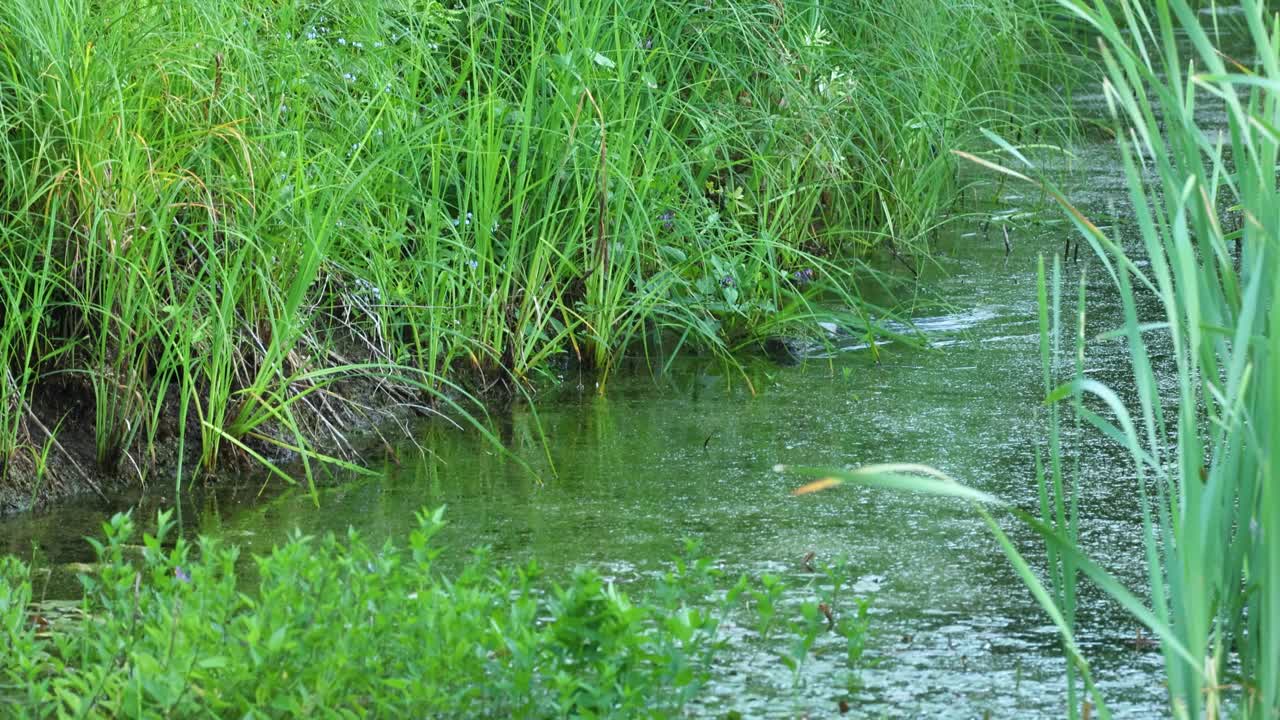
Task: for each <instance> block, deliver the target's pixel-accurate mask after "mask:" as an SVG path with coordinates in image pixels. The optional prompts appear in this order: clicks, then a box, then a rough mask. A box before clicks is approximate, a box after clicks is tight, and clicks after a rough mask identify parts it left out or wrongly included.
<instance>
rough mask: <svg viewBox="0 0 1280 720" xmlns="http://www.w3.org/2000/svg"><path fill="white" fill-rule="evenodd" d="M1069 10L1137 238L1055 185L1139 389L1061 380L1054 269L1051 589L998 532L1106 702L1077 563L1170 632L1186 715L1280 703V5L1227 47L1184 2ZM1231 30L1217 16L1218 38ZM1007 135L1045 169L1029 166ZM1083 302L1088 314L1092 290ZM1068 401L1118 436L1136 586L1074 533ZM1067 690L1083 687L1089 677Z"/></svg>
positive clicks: (1180, 711) (1047, 331)
mask: <svg viewBox="0 0 1280 720" xmlns="http://www.w3.org/2000/svg"><path fill="white" fill-rule="evenodd" d="M1064 6H1065V7H1067V8H1069V9H1070V10H1071V11H1072V12H1074V13H1076V14H1077V15H1078V17H1080V18H1081V19H1082V20H1084V21H1085V22H1087V23H1089V24H1090V25H1091V26H1092V27H1093V28H1094V30H1095V31H1096V32H1097V33H1098V34H1099V35H1100V37H1101V41H1102V42H1101V47H1102V55H1103V60H1104V62H1105V67H1106V75H1105V85H1104V87H1105V91H1106V97H1107V101H1108V103H1109V106H1110V108H1111V109H1112V112H1113V115H1114V120H1115V130H1116V137H1117V139H1118V144H1119V149H1120V155H1121V157H1122V160H1123V163H1124V168H1125V171H1126V173H1127V176H1128V187H1129V192H1130V195H1131V199H1132V203H1133V207H1134V211H1135V218H1134V221H1133V223H1132V225H1130V226H1129V227H1130V228H1132V229H1133V230H1134V231H1135V232H1136V236H1137V239H1138V242H1137V243H1126V242H1124V241H1123V240H1122V238H1121V237H1119V236H1118V235H1117V236H1115V237H1108V236H1107V235H1106V234H1105V233H1103V232H1102V231H1101V230H1099V229H1098V228H1097V227H1096V226H1095V225H1093V224H1092V223H1090V222H1089V221H1088V220H1087V219H1086V217H1085V216H1084V214H1082V213H1081V212H1079V211H1078V210H1076V209H1075V208H1074V207H1072V206H1071V205H1070V203H1069V202H1068V201H1067V199H1066V198H1065V197H1064V196H1063V195H1062V194H1061V193H1060V192H1058V191H1057V190H1055V189H1052V188H1050V189H1051V191H1052V192H1053V193H1054V194H1055V195H1056V197H1057V198H1058V199H1059V201H1060V202H1061V203H1062V204H1063V206H1064V208H1065V209H1066V210H1067V211H1068V212H1069V215H1070V217H1071V218H1072V220H1073V221H1074V222H1075V224H1076V226H1077V227H1078V228H1079V230H1080V232H1081V233H1082V235H1083V236H1084V238H1085V239H1086V240H1087V241H1088V242H1089V243H1090V244H1091V245H1092V247H1093V249H1094V251H1095V255H1096V256H1097V258H1098V259H1099V260H1100V261H1101V264H1102V265H1103V267H1104V268H1105V271H1106V272H1107V273H1108V274H1109V275H1110V276H1111V278H1112V280H1113V281H1114V284H1115V287H1116V289H1117V291H1118V297H1119V302H1120V303H1121V305H1122V308H1123V318H1124V319H1123V323H1122V324H1121V326H1120V327H1118V328H1116V329H1114V330H1113V331H1111V332H1110V333H1108V335H1107V336H1109V337H1115V338H1122V339H1123V340H1124V341H1125V342H1126V343H1127V345H1128V347H1129V350H1130V359H1131V362H1132V366H1133V367H1132V370H1133V392H1132V393H1122V392H1120V391H1117V390H1116V389H1113V388H1110V387H1107V386H1106V385H1104V384H1102V383H1100V382H1098V381H1097V380H1095V379H1093V378H1090V377H1089V376H1088V374H1087V373H1086V372H1085V371H1084V370H1082V369H1081V367H1082V366H1081V365H1080V364H1079V362H1078V361H1077V362H1076V363H1075V371H1074V377H1073V378H1070V379H1068V381H1067V382H1065V383H1062V384H1058V383H1057V381H1056V380H1054V379H1053V378H1052V375H1051V373H1050V371H1049V370H1048V368H1049V367H1050V365H1051V363H1052V362H1054V360H1055V353H1056V351H1057V350H1058V349H1059V341H1058V336H1059V331H1058V330H1056V327H1058V325H1059V323H1053V324H1052V325H1051V324H1050V323H1049V321H1048V318H1049V316H1050V314H1051V313H1049V311H1048V308H1050V307H1053V308H1058V307H1059V306H1060V300H1059V295H1060V291H1059V290H1058V288H1059V283H1058V282H1056V281H1050V280H1048V279H1046V278H1045V276H1044V275H1043V274H1042V278H1041V307H1042V317H1043V318H1044V319H1043V321H1042V335H1043V337H1044V339H1045V353H1044V357H1045V361H1046V375H1045V380H1046V391H1047V401H1048V402H1049V404H1050V407H1051V412H1052V413H1053V415H1052V416H1051V422H1050V437H1051V441H1052V442H1051V444H1050V448H1049V449H1050V454H1049V458H1048V460H1049V462H1050V468H1049V469H1048V470H1047V471H1042V472H1041V481H1042V485H1041V487H1042V503H1041V504H1042V508H1041V512H1042V515H1041V517H1039V518H1036V517H1031V516H1029V515H1027V514H1025V513H1022V512H1020V511H1014V512H1015V514H1017V515H1019V516H1021V517H1023V519H1025V520H1026V521H1027V522H1028V523H1030V524H1031V525H1032V526H1033V527H1035V528H1036V530H1037V531H1038V532H1039V533H1040V534H1041V535H1042V536H1043V538H1044V539H1045V541H1046V547H1047V549H1048V553H1049V558H1048V559H1049V563H1048V570H1049V572H1048V575H1049V586H1050V587H1049V588H1046V587H1045V586H1044V585H1043V584H1042V582H1041V580H1040V579H1039V578H1038V577H1037V576H1036V575H1035V574H1033V573H1031V572H1030V571H1029V569H1028V567H1027V564H1026V563H1025V561H1023V560H1022V558H1021V556H1020V555H1019V554H1018V552H1017V551H1016V550H1015V549H1014V548H1013V546H1012V545H1011V544H1010V543H1009V541H1008V539H1007V538H1006V537H1004V535H1003V533H1001V531H1000V530H999V527H998V526H997V525H995V524H994V523H992V524H991V527H992V530H993V532H995V533H996V534H997V536H998V537H1000V539H1001V542H1002V544H1003V546H1004V548H1005V550H1006V552H1007V553H1008V554H1009V556H1010V558H1011V559H1012V560H1013V562H1014V563H1015V566H1016V567H1018V568H1019V571H1020V572H1021V573H1022V575H1023V577H1024V579H1025V580H1026V581H1027V583H1028V585H1029V587H1031V589H1032V590H1033V592H1034V593H1035V594H1036V597H1037V599H1038V600H1039V601H1040V603H1041V604H1042V605H1043V606H1044V607H1045V609H1046V610H1047V611H1048V612H1049V613H1050V615H1051V616H1052V617H1053V618H1054V620H1055V622H1057V623H1058V625H1059V628H1060V629H1061V630H1062V633H1063V639H1064V646H1065V647H1066V648H1067V650H1068V654H1069V656H1070V657H1071V658H1072V659H1073V661H1074V662H1073V663H1072V667H1073V670H1077V671H1080V672H1081V673H1082V674H1083V679H1084V683H1085V686H1086V687H1087V688H1089V690H1090V692H1091V695H1092V698H1093V700H1094V701H1095V702H1096V703H1097V707H1098V710H1099V714H1100V715H1101V716H1107V714H1108V713H1107V711H1106V705H1105V698H1104V697H1102V696H1101V695H1100V694H1099V693H1098V692H1097V688H1096V687H1095V686H1094V685H1093V683H1092V680H1091V678H1090V677H1089V674H1088V664H1087V663H1086V662H1085V660H1084V659H1083V658H1082V657H1081V656H1080V655H1079V653H1078V652H1077V650H1076V645H1075V642H1074V639H1073V636H1074V632H1075V626H1074V625H1075V623H1074V619H1073V616H1072V615H1073V607H1074V591H1075V590H1074V589H1075V583H1076V580H1077V578H1078V577H1080V576H1081V575H1083V576H1084V577H1087V578H1088V579H1089V580H1090V581H1092V582H1094V583H1096V584H1097V585H1098V586H1099V587H1100V588H1102V589H1103V590H1104V591H1105V592H1106V593H1107V594H1109V595H1111V596H1112V597H1113V598H1114V599H1115V600H1116V601H1117V602H1119V603H1120V604H1121V605H1122V606H1123V607H1124V608H1125V609H1127V610H1128V611H1130V612H1131V613H1132V614H1133V615H1134V616H1135V618H1137V619H1138V620H1139V621H1140V622H1142V623H1143V624H1144V625H1146V626H1147V627H1148V628H1150V630H1151V632H1152V633H1153V635H1155V636H1156V637H1158V638H1159V640H1160V646H1161V651H1162V653H1163V655H1164V663H1165V674H1166V681H1167V684H1168V690H1169V703H1170V708H1171V711H1172V713H1173V715H1174V716H1175V717H1180V718H1200V717H1209V718H1213V717H1221V716H1223V715H1226V714H1232V715H1235V716H1239V717H1245V718H1274V717H1276V716H1277V715H1280V632H1277V628H1276V625H1275V623H1276V621H1277V620H1278V619H1280V542H1277V537H1278V536H1280V493H1278V491H1280V473H1278V471H1277V466H1276V459H1275V457H1274V452H1275V448H1276V447H1277V446H1280V421H1278V419H1277V418H1278V416H1280V367H1278V366H1277V359H1278V358H1280V332H1278V331H1280V311H1277V308H1276V303H1277V301H1280V274H1277V272H1276V270H1277V268H1278V267H1280V190H1278V189H1277V183H1276V177H1277V167H1278V154H1277V152H1278V149H1280V130H1278V129H1277V128H1280V17H1277V16H1276V15H1274V14H1270V15H1269V14H1268V11H1267V8H1266V6H1265V5H1264V4H1263V3H1259V2H1256V1H1255V0H1243V2H1241V4H1240V10H1241V11H1242V12H1241V17H1242V18H1243V20H1242V22H1243V23H1244V28H1243V30H1244V32H1245V33H1246V37H1247V40H1248V43H1247V54H1244V55H1239V54H1237V55H1235V56H1228V55H1226V54H1225V53H1223V52H1221V51H1220V50H1219V48H1217V47H1215V45H1214V40H1213V39H1211V32H1210V30H1206V28H1205V27H1204V26H1202V24H1201V16H1200V15H1198V14H1197V12H1196V8H1195V7H1193V6H1192V5H1190V4H1189V3H1187V2H1185V0H1162V1H1161V2H1158V3H1156V4H1155V5H1154V7H1152V6H1150V5H1149V4H1145V3H1136V2H1129V1H1127V0H1123V1H1122V2H1119V3H1103V2H1098V3H1096V4H1087V3H1084V2H1076V1H1074V0H1071V1H1064ZM1221 30H1222V28H1221V25H1220V24H1218V23H1217V22H1216V21H1215V24H1214V25H1213V26H1212V36H1213V37H1217V33H1218V32H1219V31H1221ZM1206 118H1209V120H1208V123H1214V122H1216V121H1217V119H1218V118H1221V120H1222V122H1223V123H1224V124H1225V126H1224V127H1222V128H1221V129H1219V128H1218V127H1215V126H1214V125H1212V124H1208V125H1207V124H1206V122H1205V119H1206ZM1007 149H1008V150H1009V152H1010V155H1011V156H1013V157H1014V158H1015V159H1016V160H1017V161H1019V162H1021V163H1022V164H1024V165H1025V166H1026V167H1027V168H1030V170H1029V171H1026V172H1028V173H1029V174H1034V168H1032V166H1031V163H1030V162H1028V161H1026V159H1025V158H1023V157H1021V156H1020V155H1018V153H1017V152H1016V150H1014V149H1013V148H1007ZM998 169H1000V170H1002V171H1003V172H1006V173H1009V174H1013V175H1016V176H1018V177H1022V178H1023V179H1027V178H1026V176H1025V175H1023V174H1022V173H1020V172H1016V171H1014V170H1011V169H1007V168H998ZM1143 260H1145V261H1146V262H1141V261H1143ZM1050 289H1051V290H1052V293H1050V292H1049V291H1048V290H1050ZM1050 295H1052V298H1053V299H1052V300H1050V299H1049V298H1050ZM1079 307H1080V309H1081V312H1083V307H1084V304H1083V291H1081V294H1080V300H1079ZM1052 314H1053V315H1055V316H1058V315H1060V313H1058V312H1056V311H1055V312H1054V313H1052ZM1081 322H1083V320H1082V319H1081ZM1081 332H1082V331H1081ZM1077 337H1078V339H1079V338H1082V335H1078V336H1077ZM1078 347H1083V344H1082V343H1080V344H1079V345H1078ZM1158 356H1164V357H1165V358H1170V357H1171V358H1172V364H1173V367H1172V369H1170V370H1168V371H1167V372H1165V371H1161V370H1157V365H1158V361H1157V357H1158ZM1077 357H1079V355H1077ZM1166 380H1168V381H1172V385H1170V384H1169V383H1168V382H1165V381H1166ZM1130 394H1131V395H1132V398H1131V399H1130V400H1128V401H1126V400H1125V397H1126V395H1130ZM1067 401H1070V402H1069V407H1070V410H1071V412H1072V414H1073V415H1074V417H1075V418H1078V420H1079V421H1081V422H1083V423H1087V424H1088V425H1091V426H1092V427H1093V428H1094V429H1096V430H1097V431H1098V432H1100V433H1101V434H1102V435H1103V436H1105V437H1106V438H1109V439H1111V440H1112V441H1114V442H1116V443H1117V444H1119V445H1120V446H1121V447H1123V448H1124V449H1125V450H1126V451H1127V452H1128V454H1129V456H1130V459H1131V460H1132V462H1133V472H1134V476H1135V478H1136V479H1135V481H1134V482H1135V487H1134V492H1135V494H1137V496H1138V497H1139V498H1140V501H1141V512H1142V528H1143V531H1142V532H1143V541H1144V546H1145V556H1146V564H1147V571H1148V579H1147V586H1146V587H1145V588H1143V589H1142V591H1140V592H1138V593H1133V592H1131V591H1130V590H1128V589H1126V588H1125V587H1123V586H1122V585H1121V584H1120V583H1118V582H1117V581H1116V580H1115V579H1114V578H1113V577H1112V576H1111V575H1110V574H1109V573H1108V572H1107V571H1106V570H1105V569H1103V568H1101V567H1099V566H1097V565H1096V564H1094V563H1092V562H1091V561H1089V560H1088V559H1087V558H1086V557H1085V556H1084V555H1083V554H1082V552H1081V551H1080V549H1079V545H1078V543H1077V536H1076V528H1077V527H1078V522H1079V520H1080V517H1081V516H1082V515H1083V514H1086V513H1088V512H1089V508H1087V507H1084V506H1080V505H1079V504H1078V503H1079V499H1078V498H1079V494H1078V493H1079V485H1078V482H1075V481H1074V480H1072V479H1070V477H1069V476H1070V474H1069V473H1064V471H1063V468H1062V466H1063V463H1064V462H1065V460H1064V457H1065V451H1064V449H1063V445H1062V443H1061V440H1060V438H1061V436H1060V435H1059V427H1060V424H1059V423H1060V421H1059V418H1058V410H1057V407H1058V406H1059V405H1060V404H1063V403H1065V402H1067ZM891 470H892V469H891ZM846 477H851V478H853V479H865V478H867V477H871V478H874V479H875V481H877V482H881V483H885V482H887V483H888V484H891V485H894V486H897V487H909V488H915V489H926V490H932V491H944V492H947V493H949V494H961V495H964V496H965V497H969V498H971V499H975V500H978V501H980V502H984V503H989V504H996V505H999V504H1000V503H999V501H998V500H997V499H995V498H991V497H989V496H986V495H984V494H982V493H978V492H977V491H973V490H971V489H969V488H965V487H964V486H960V485H958V484H954V483H953V482H951V481H949V479H946V478H941V477H938V476H933V477H928V476H924V475H920V474H918V473H914V474H911V473H909V474H907V475H906V476H904V475H902V474H898V475H892V474H891V475H888V476H886V475H885V474H883V473H879V472H878V469H872V470H869V471H864V472H862V473H857V474H853V475H846ZM1064 477H1066V478H1067V479H1065V480H1064ZM982 513H983V515H984V516H986V517H987V518H988V521H989V522H990V516H989V515H988V514H987V512H986V511H985V510H982ZM1072 686H1073V693H1074V692H1075V682H1074V679H1073V680H1072ZM1073 697H1074V695H1073ZM1069 710H1070V713H1071V714H1072V715H1073V716H1074V715H1075V714H1077V713H1078V712H1080V707H1077V706H1076V705H1075V704H1074V702H1073V704H1072V707H1071V708H1070V709H1069Z"/></svg>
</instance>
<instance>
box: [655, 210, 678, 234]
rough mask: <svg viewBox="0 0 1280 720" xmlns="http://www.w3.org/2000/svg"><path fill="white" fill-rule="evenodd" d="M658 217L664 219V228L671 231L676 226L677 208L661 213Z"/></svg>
mask: <svg viewBox="0 0 1280 720" xmlns="http://www.w3.org/2000/svg"><path fill="white" fill-rule="evenodd" d="M658 219H659V220H661V221H662V229H663V230H666V231H667V232H671V231H672V230H674V229H675V228H676V211H675V210H668V211H666V212H664V213H662V214H661V215H659V216H658Z"/></svg>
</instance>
